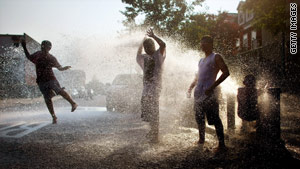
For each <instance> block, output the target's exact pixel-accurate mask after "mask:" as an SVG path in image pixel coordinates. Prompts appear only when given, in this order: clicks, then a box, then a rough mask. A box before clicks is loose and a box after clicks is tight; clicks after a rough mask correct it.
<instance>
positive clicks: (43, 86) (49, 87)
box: [38, 80, 63, 98]
mask: <svg viewBox="0 0 300 169" xmlns="http://www.w3.org/2000/svg"><path fill="white" fill-rule="evenodd" d="M38 85H39V88H40V91H41V92H42V94H43V95H44V97H46V98H52V97H53V96H54V95H57V94H59V92H61V91H62V90H63V89H62V88H61V87H60V85H59V83H58V81H56V80H51V81H48V82H40V83H38ZM53 92H55V93H53Z"/></svg>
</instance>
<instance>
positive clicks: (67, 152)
mask: <svg viewBox="0 0 300 169" xmlns="http://www.w3.org/2000/svg"><path fill="white" fill-rule="evenodd" d="M77 101H78V102H79V105H81V106H79V107H78V109H77V110H76V111H75V112H70V108H71V107H70V106H69V105H68V104H67V103H66V102H64V101H62V100H57V101H56V102H55V106H56V108H55V110H56V112H57V116H58V124H51V117H50V115H49V114H48V112H47V110H46V108H45V107H44V105H39V106H35V108H22V109H18V110H16V109H13V110H5V112H3V111H2V112H1V116H0V117H1V119H0V134H1V133H2V135H1V136H0V168H5V169H6V168H274V167H276V168H278V167H279V168H292V167H293V166H292V165H296V166H299V164H300V163H299V160H298V158H297V155H298V154H297V153H296V152H297V148H298V146H297V144H299V141H298V139H297V137H298V136H299V135H298V134H299V133H298V132H297V131H298V130H296V129H295V130H293V132H294V135H292V133H293V132H288V131H285V130H288V129H290V128H286V129H285V128H284V131H285V132H284V133H283V135H284V138H285V140H284V141H285V143H288V144H283V145H278V146H275V147H272V148H271V147H269V148H266V147H261V146H260V145H258V144H257V143H256V142H255V141H253V140H254V138H255V137H254V136H253V133H250V134H248V135H244V136H243V135H241V134H234V135H229V136H227V137H226V143H227V145H228V150H227V151H224V152H221V153H215V152H214V148H215V147H216V146H217V138H216V136H215V133H214V130H211V129H209V128H208V129H207V134H206V143H205V144H204V145H202V146H199V145H196V144H194V143H195V142H196V141H197V139H198V133H197V130H196V129H195V128H192V127H186V126H182V125H180V124H179V123H178V121H177V120H176V116H173V115H172V113H171V112H167V110H162V113H161V114H162V115H161V123H160V137H159V139H160V142H159V143H157V144H153V143H150V142H149V141H148V140H147V139H146V137H145V136H146V134H147V132H148V131H149V125H148V124H147V123H146V122H143V121H141V119H140V116H139V114H137V113H130V112H129V113H119V112H108V111H106V108H105V104H104V102H103V97H96V98H94V100H92V101H91V100H90V101H87V100H84V99H78V100H77ZM285 109H287V110H288V108H285ZM285 118H287V119H285ZM282 119H283V120H284V122H286V121H287V122H289V124H287V125H290V123H297V122H299V121H297V120H295V119H296V118H290V116H284V117H282ZM293 119H294V121H293ZM282 126H283V127H284V126H285V123H284V124H283V125H282ZM297 129H298V128H297ZM4 131H7V132H4ZM3 133H4V134H3ZM289 146H290V147H289ZM287 148H288V149H287ZM292 150H295V151H292Z"/></svg>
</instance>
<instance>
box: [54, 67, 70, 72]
mask: <svg viewBox="0 0 300 169" xmlns="http://www.w3.org/2000/svg"><path fill="white" fill-rule="evenodd" d="M70 68H71V66H65V67H62V66H60V67H57V69H58V70H59V71H65V70H68V69H70Z"/></svg>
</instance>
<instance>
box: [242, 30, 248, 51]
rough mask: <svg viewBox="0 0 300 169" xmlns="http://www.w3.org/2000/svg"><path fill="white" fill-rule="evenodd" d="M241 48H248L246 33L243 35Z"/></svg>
mask: <svg viewBox="0 0 300 169" xmlns="http://www.w3.org/2000/svg"><path fill="white" fill-rule="evenodd" d="M243 48H245V49H248V35H247V33H246V34H244V35H243Z"/></svg>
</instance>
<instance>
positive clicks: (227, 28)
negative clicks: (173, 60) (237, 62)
mask: <svg viewBox="0 0 300 169" xmlns="http://www.w3.org/2000/svg"><path fill="white" fill-rule="evenodd" d="M203 1H204V0H194V1H190V3H187V2H186V1H185V0H122V2H123V3H126V4H127V5H129V6H127V7H126V8H125V11H123V12H122V13H123V14H124V15H125V16H126V18H127V19H126V20H125V21H124V25H125V26H127V27H128V28H129V29H130V30H133V29H134V28H136V27H149V26H151V27H153V28H154V29H155V30H156V32H160V33H161V34H163V35H164V36H169V37H172V38H175V39H178V40H180V41H181V42H182V43H183V44H185V45H186V46H188V47H189V48H193V49H199V48H200V39H201V37H202V36H204V35H211V36H212V37H213V38H214V39H215V47H216V49H217V51H218V52H220V53H224V54H226V55H232V51H233V50H234V48H235V45H236V40H237V36H238V26H237V24H236V23H232V22H227V19H228V17H229V16H228V14H227V13H220V14H219V15H211V14H205V13H196V12H194V9H195V7H196V6H201V4H202V2H203ZM138 16H144V21H143V23H141V24H137V23H136V18H137V17H138ZM228 50H230V51H229V52H228Z"/></svg>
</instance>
